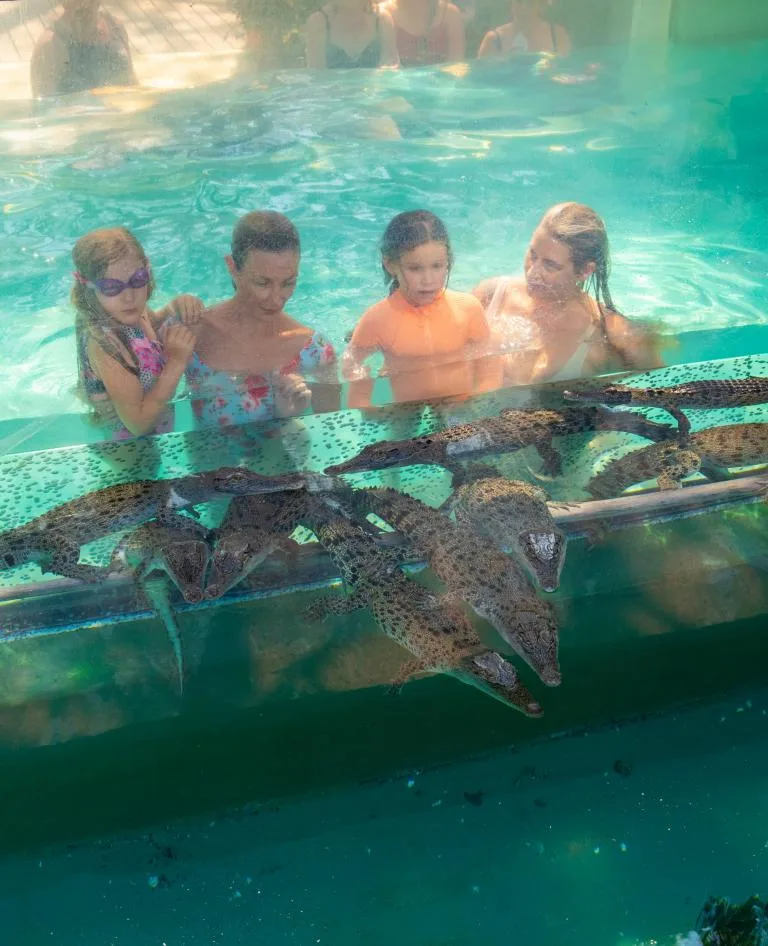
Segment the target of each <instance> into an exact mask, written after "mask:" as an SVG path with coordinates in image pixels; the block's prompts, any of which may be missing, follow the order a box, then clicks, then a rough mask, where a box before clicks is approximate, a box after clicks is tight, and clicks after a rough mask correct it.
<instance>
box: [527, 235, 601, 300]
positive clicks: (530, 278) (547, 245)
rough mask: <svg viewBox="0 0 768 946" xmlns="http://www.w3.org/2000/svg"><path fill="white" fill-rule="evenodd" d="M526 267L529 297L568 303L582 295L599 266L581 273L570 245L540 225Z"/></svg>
mask: <svg viewBox="0 0 768 946" xmlns="http://www.w3.org/2000/svg"><path fill="white" fill-rule="evenodd" d="M523 268H524V270H525V282H526V286H527V287H528V295H530V296H531V297H532V298H534V299H541V300H542V301H557V300H563V301H564V300H566V299H569V298H572V297H573V296H574V295H577V294H578V293H579V291H580V290H581V286H582V284H583V283H584V281H585V280H586V279H587V278H588V277H589V276H590V274H591V273H593V272H594V271H595V264H594V263H589V264H587V266H586V267H585V268H584V271H583V272H577V271H576V269H575V268H574V265H573V260H572V258H571V251H570V250H569V249H568V247H567V246H566V244H565V243H562V242H561V241H560V240H556V239H554V237H553V236H552V235H551V234H550V233H549V231H548V230H547V229H546V228H545V227H541V226H539V227H537V228H536V230H535V231H534V234H533V236H532V237H531V242H530V245H529V247H528V251H527V252H526V254H525V261H524V263H523Z"/></svg>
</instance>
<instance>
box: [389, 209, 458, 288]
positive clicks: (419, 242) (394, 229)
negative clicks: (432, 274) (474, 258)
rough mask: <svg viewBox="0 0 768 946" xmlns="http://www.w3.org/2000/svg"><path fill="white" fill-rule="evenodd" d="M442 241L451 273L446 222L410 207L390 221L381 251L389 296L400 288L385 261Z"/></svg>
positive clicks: (400, 257)
mask: <svg viewBox="0 0 768 946" xmlns="http://www.w3.org/2000/svg"><path fill="white" fill-rule="evenodd" d="M433 242H434V243H442V244H443V246H444V247H445V249H446V252H447V253H448V273H449V275H450V272H451V267H452V266H453V250H452V249H451V241H450V238H449V237H448V231H447V230H446V229H445V224H444V223H443V221H442V220H441V219H440V218H439V217H436V216H435V214H433V213H431V212H430V211H429V210H407V211H406V212H405V213H401V214H398V215H397V216H396V217H393V218H392V220H390V221H389V226H388V227H387V229H386V230H385V231H384V236H383V237H382V238H381V244H380V245H379V249H380V251H381V259H382V264H381V268H382V269H383V270H384V280H385V282H386V283H387V285H388V286H389V292H390V295H391V294H392V293H393V292H395V290H397V289H399V288H400V286H399V283H398V281H397V277H395V276H393V275H392V273H390V272H388V271H387V267H386V266H385V265H384V262H385V261H386V260H388V261H390V262H392V263H398V262H399V261H400V260H401V259H402V257H403V256H404V255H405V254H406V253H410V252H411V250H415V249H416V248H417V247H419V246H424V244H425V243H433Z"/></svg>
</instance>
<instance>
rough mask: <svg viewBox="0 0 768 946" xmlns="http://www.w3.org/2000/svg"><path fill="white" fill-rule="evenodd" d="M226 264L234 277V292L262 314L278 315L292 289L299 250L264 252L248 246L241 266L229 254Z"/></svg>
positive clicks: (297, 273) (297, 265)
mask: <svg viewBox="0 0 768 946" xmlns="http://www.w3.org/2000/svg"><path fill="white" fill-rule="evenodd" d="M227 267H228V268H229V272H230V274H231V276H232V279H233V280H234V283H235V287H236V290H237V295H238V296H240V297H241V298H242V299H243V301H244V302H247V303H248V304H250V305H252V306H254V307H255V308H257V309H260V310H261V312H263V313H264V314H265V315H279V314H280V313H281V312H282V311H283V308H284V307H285V304H286V302H287V301H288V300H289V299H290V298H291V296H292V295H293V293H294V290H295V289H296V280H297V278H298V275H299V254H298V253H296V252H295V250H284V251H283V252H281V253H268V252H266V251H264V250H251V251H250V252H249V253H248V255H247V256H246V258H245V262H244V263H243V266H242V268H241V269H238V268H237V267H236V266H235V261H234V260H233V259H232V257H231V256H228V257H227Z"/></svg>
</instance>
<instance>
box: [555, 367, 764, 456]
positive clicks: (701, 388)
mask: <svg viewBox="0 0 768 946" xmlns="http://www.w3.org/2000/svg"><path fill="white" fill-rule="evenodd" d="M563 397H564V398H565V399H566V400H568V401H580V402H582V403H585V404H631V405H633V406H635V407H661V408H664V410H666V411H668V412H669V413H670V414H672V416H673V417H675V418H676V420H677V423H678V431H679V436H680V438H681V441H684V440H686V439H687V438H688V436H689V434H690V430H691V424H690V421H689V420H688V418H687V417H686V416H685V414H683V413H682V411H681V410H680V408H683V407H699V408H717V407H746V406H748V405H749V404H765V403H766V402H768V378H761V377H755V378H733V379H731V378H729V379H726V380H712V381H687V382H685V383H684V384H674V385H670V386H669V387H663V388H632V387H628V386H627V385H624V384H609V385H608V386H606V387H603V388H593V389H591V390H583V391H582V390H580V391H563Z"/></svg>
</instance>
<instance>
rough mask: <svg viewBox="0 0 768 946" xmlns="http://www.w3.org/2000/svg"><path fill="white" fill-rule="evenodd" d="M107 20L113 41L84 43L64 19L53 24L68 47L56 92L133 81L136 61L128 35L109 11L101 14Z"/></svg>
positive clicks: (69, 92) (65, 92) (96, 87)
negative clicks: (64, 23)
mask: <svg viewBox="0 0 768 946" xmlns="http://www.w3.org/2000/svg"><path fill="white" fill-rule="evenodd" d="M100 15H101V16H103V17H104V19H105V20H106V21H107V25H108V26H109V32H110V36H111V42H109V43H82V42H80V41H79V40H75V39H73V37H72V34H71V33H70V32H69V30H67V29H66V28H65V27H62V24H61V20H57V21H56V22H55V23H54V24H53V26H52V31H53V35H54V36H55V37H56V39H57V40H59V42H61V43H63V44H64V45H65V46H66V48H67V57H66V58H67V65H66V68H65V69H64V70H63V71H62V75H61V77H60V80H59V87H58V88H57V90H56V94H57V95H69V94H72V93H73V92H85V91H86V90H87V89H98V88H99V87H101V86H105V85H133V84H134V82H135V78H134V75H133V63H132V61H131V51H130V49H129V48H128V38H127V36H126V34H125V30H124V29H123V27H122V26H121V25H120V23H118V21H117V20H116V19H115V18H114V17H113V16H111V15H110V14H109V13H107V12H106V11H105V12H103V13H102V14H100Z"/></svg>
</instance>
